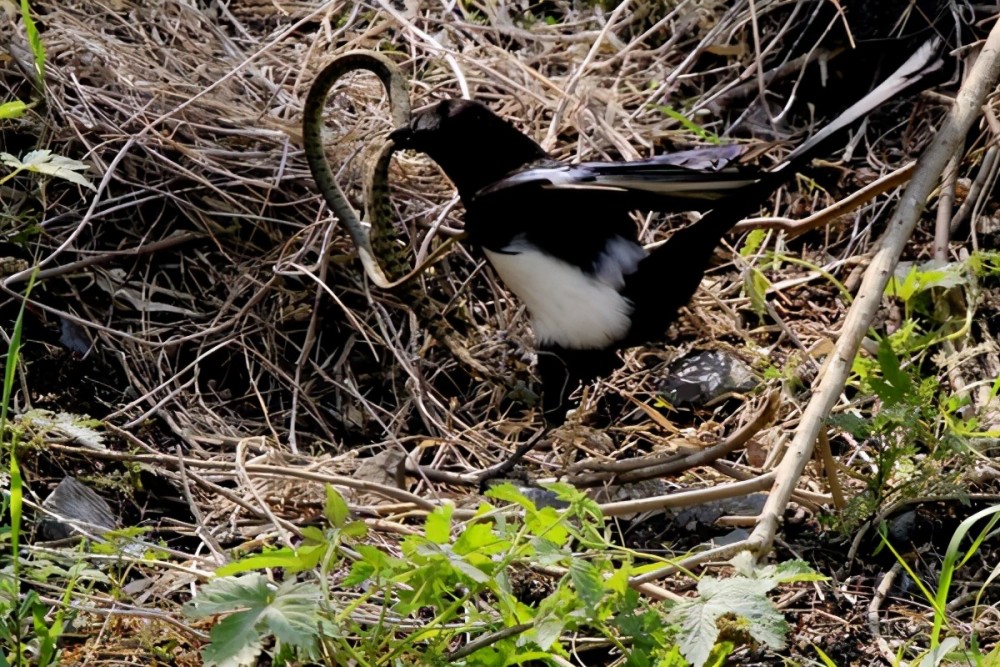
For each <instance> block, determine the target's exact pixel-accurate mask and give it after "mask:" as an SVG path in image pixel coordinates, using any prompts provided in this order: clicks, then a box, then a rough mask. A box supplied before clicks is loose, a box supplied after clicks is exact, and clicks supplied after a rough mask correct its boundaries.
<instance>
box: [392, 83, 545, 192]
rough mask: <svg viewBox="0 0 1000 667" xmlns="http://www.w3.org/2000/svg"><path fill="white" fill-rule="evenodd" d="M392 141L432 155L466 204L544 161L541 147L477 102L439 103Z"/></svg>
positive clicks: (399, 145) (450, 101) (395, 133)
mask: <svg viewBox="0 0 1000 667" xmlns="http://www.w3.org/2000/svg"><path fill="white" fill-rule="evenodd" d="M389 138H390V139H392V140H393V141H394V142H395V144H396V145H397V146H398V147H400V148H409V149H412V150H416V151H420V152H422V153H426V154H427V155H429V156H430V157H431V159H433V160H434V161H435V162H437V163H438V165H439V166H440V167H441V169H443V170H444V173H445V174H446V175H447V176H448V178H450V179H451V181H452V182H453V183H454V184H455V186H456V187H457V188H458V192H459V194H460V195H461V196H462V199H463V200H467V199H468V198H469V197H471V196H472V195H474V194H475V193H476V192H477V191H478V190H480V189H482V188H484V187H486V186H487V185H489V184H491V183H493V182H494V181H496V180H498V179H499V178H501V177H502V176H504V175H506V174H507V173H509V172H511V171H513V170H515V169H518V168H520V167H522V166H524V165H525V164H527V163H529V162H533V161H535V160H538V159H541V158H543V157H545V151H543V150H542V148H541V146H539V145H538V144H537V143H535V142H534V141H533V140H531V139H530V138H529V137H527V136H525V135H524V134H521V132H519V131H518V130H517V128H515V127H514V126H513V125H511V124H510V123H508V122H507V121H505V120H503V119H502V118H500V117H499V116H497V115H496V114H495V113H493V112H492V111H490V110H489V108H488V107H486V105H484V104H481V103H479V102H476V101H474V100H463V99H451V100H443V101H441V102H438V103H437V104H435V105H434V106H432V107H430V108H428V109H425V110H424V111H421V112H420V113H417V114H415V115H414V116H413V118H412V119H411V120H410V122H409V124H407V125H404V126H403V127H400V128H397V129H396V130H394V131H393V132H392V133H391V134H390V135H389ZM466 203H468V201H466Z"/></svg>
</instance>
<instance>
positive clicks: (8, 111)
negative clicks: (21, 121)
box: [0, 100, 28, 120]
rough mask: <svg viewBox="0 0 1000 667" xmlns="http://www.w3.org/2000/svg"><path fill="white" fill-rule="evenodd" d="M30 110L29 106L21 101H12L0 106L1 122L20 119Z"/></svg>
mask: <svg viewBox="0 0 1000 667" xmlns="http://www.w3.org/2000/svg"><path fill="white" fill-rule="evenodd" d="M27 110H28V105H27V104H25V103H24V102H22V101H21V100H11V101H10V102H4V103H3V104H0V120H8V119H12V118H20V117H21V116H23V115H24V112H25V111H27Z"/></svg>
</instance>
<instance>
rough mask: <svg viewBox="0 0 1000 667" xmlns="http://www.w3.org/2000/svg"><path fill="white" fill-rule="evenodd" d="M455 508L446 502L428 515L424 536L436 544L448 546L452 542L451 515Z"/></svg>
mask: <svg viewBox="0 0 1000 667" xmlns="http://www.w3.org/2000/svg"><path fill="white" fill-rule="evenodd" d="M454 510H455V506H454V505H452V504H451V503H450V502H446V503H444V504H443V505H441V506H440V507H437V508H435V510H434V511H433V512H431V513H430V514H428V515H427V521H426V522H425V523H424V535H425V536H426V537H427V539H428V540H430V541H431V542H433V543H435V544H447V543H448V541H449V540H451V514H452V512H453V511H454Z"/></svg>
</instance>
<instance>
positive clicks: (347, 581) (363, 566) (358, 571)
mask: <svg viewBox="0 0 1000 667" xmlns="http://www.w3.org/2000/svg"><path fill="white" fill-rule="evenodd" d="M373 574H375V567H374V566H373V565H372V564H371V563H368V562H366V561H363V560H356V561H354V562H353V563H351V571H350V572H349V573H348V574H347V576H346V577H344V579H343V580H342V581H341V582H340V585H341V586H343V587H344V588H351V587H354V586H359V585H361V584H363V583H364V582H366V581H368V580H369V579H371V577H372V575H373Z"/></svg>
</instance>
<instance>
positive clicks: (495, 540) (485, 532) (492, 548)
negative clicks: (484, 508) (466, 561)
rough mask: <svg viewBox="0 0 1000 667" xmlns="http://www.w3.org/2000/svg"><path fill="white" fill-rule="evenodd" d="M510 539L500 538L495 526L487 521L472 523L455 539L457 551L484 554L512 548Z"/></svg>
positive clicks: (501, 551)
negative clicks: (494, 529) (494, 530)
mask: <svg viewBox="0 0 1000 667" xmlns="http://www.w3.org/2000/svg"><path fill="white" fill-rule="evenodd" d="M510 547H511V544H510V541H509V540H504V539H500V538H499V537H497V536H496V534H495V533H494V532H493V526H492V525H491V524H489V523H486V522H479V523H473V524H470V525H469V527H468V528H466V529H465V530H464V531H462V534H461V535H460V536H459V537H458V539H457V540H455V545H454V550H455V553H457V554H461V555H463V556H464V555H465V554H469V553H473V552H475V553H478V554H482V555H484V556H489V555H492V554H498V553H503V552H504V551H507V550H508V549H510Z"/></svg>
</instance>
